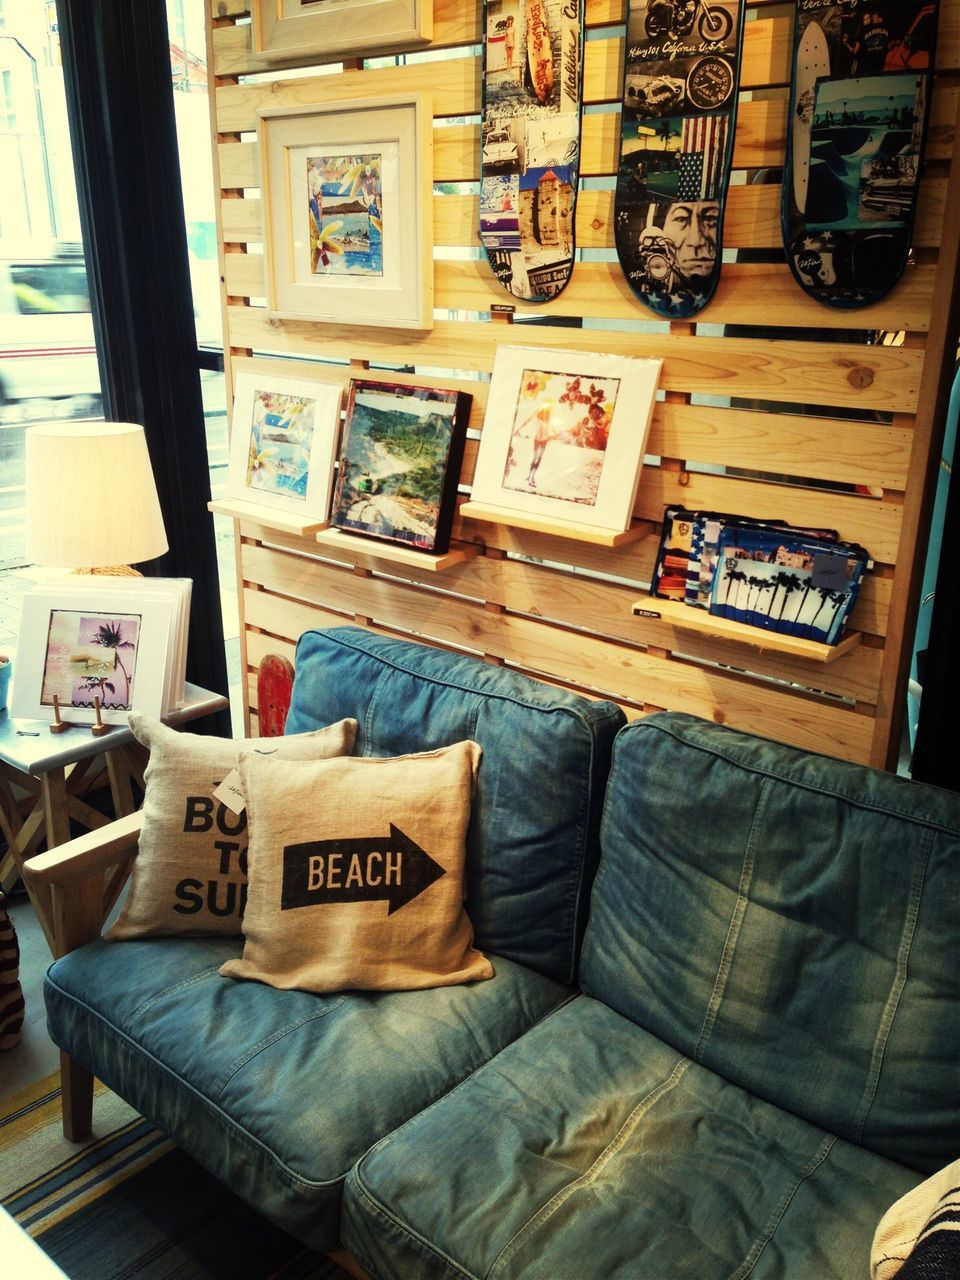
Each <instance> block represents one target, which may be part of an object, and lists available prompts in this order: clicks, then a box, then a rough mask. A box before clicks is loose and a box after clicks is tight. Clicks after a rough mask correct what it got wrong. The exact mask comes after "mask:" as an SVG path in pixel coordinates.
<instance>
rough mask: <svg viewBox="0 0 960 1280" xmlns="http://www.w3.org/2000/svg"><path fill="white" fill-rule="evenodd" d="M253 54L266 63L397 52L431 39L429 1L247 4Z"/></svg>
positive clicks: (257, 0)
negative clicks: (249, 13)
mask: <svg viewBox="0 0 960 1280" xmlns="http://www.w3.org/2000/svg"><path fill="white" fill-rule="evenodd" d="M251 9H252V11H251V15H250V20H251V24H252V27H253V51H254V53H255V54H256V55H257V56H258V57H260V58H267V59H269V60H270V61H277V62H279V61H292V60H297V61H303V60H304V59H307V60H310V59H313V60H317V59H318V58H319V59H325V58H330V59H334V58H342V57H356V56H357V55H358V54H361V53H364V54H368V53H375V52H377V51H382V52H384V53H397V52H399V51H401V50H403V49H416V48H422V47H423V46H424V45H426V44H429V43H430V40H431V39H432V37H433V0H253V3H252V6H251Z"/></svg>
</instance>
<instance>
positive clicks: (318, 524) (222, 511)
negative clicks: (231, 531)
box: [207, 498, 327, 537]
mask: <svg viewBox="0 0 960 1280" xmlns="http://www.w3.org/2000/svg"><path fill="white" fill-rule="evenodd" d="M207 510H208V511H215V512H216V513H217V515H221V516H233V518H234V520H252V521H253V523H254V524H262V525H266V527H267V528H268V529H278V530H280V531H281V532H282V533H294V534H298V535H299V536H300V537H306V535H307V534H310V533H316V532H317V531H318V530H320V529H325V528H326V527H327V521H326V520H317V519H316V517H312V518H309V517H306V516H298V515H294V514H293V513H292V512H289V511H281V510H280V509H279V508H278V507H269V506H266V505H264V504H262V503H259V502H245V501H244V500H242V499H240V498H216V499H215V500H214V501H213V502H208V503H207Z"/></svg>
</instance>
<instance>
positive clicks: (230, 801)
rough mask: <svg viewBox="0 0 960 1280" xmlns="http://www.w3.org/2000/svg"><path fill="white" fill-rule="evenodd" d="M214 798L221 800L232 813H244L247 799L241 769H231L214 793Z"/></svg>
mask: <svg viewBox="0 0 960 1280" xmlns="http://www.w3.org/2000/svg"><path fill="white" fill-rule="evenodd" d="M213 798H214V800H219V801H220V803H221V804H222V805H224V806H225V807H226V808H228V809H229V810H230V812H231V813H243V811H244V809H245V808H246V804H247V802H246V800H245V799H244V798H243V789H242V788H241V786H240V770H239V769H231V770H230V772H229V773H228V774H227V776H226V777H225V778H224V780H223V781H222V782H221V783H220V785H219V787H217V789H216V791H214V793H213Z"/></svg>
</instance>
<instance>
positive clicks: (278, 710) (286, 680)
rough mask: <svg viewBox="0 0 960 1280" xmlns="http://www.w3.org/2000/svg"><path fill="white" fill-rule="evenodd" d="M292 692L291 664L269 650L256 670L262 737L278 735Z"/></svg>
mask: <svg viewBox="0 0 960 1280" xmlns="http://www.w3.org/2000/svg"><path fill="white" fill-rule="evenodd" d="M292 693H293V663H292V662H290V660H289V659H288V658H284V657H282V656H281V655H280V654H277V653H268V654H267V656H266V657H265V658H263V659H262V660H261V662H260V666H259V668H258V669H257V708H258V716H259V729H260V737H261V738H279V737H280V735H281V734H282V733H283V728H284V725H285V724H286V722H287V712H288V711H289V709H290V697H291V695H292Z"/></svg>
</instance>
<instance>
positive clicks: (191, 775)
mask: <svg viewBox="0 0 960 1280" xmlns="http://www.w3.org/2000/svg"><path fill="white" fill-rule="evenodd" d="M130 728H131V729H132V730H133V734H134V737H135V738H136V739H137V741H138V742H141V743H142V744H143V745H144V746H145V747H147V748H149V751H150V761H149V763H148V765H147V768H146V772H145V774H144V780H145V782H146V795H145V797H144V801H143V829H142V832H141V835H140V851H139V853H138V854H137V857H136V859H135V861H134V864H133V873H132V875H131V877H130V889H129V893H128V895H127V898H126V901H125V902H124V904H123V907H122V909H121V911H120V915H119V917H118V919H117V922H116V924H115V925H114V926H113V928H112V929H110V930H109V931H108V932H107V933H106V935H105V937H106V939H107V941H109V942H120V941H122V940H124V939H127V938H142V937H145V936H149V935H162V934H183V933H189V934H234V935H239V933H240V920H241V917H242V915H243V911H244V904H245V902H246V895H247V875H246V862H247V820H248V811H247V810H246V809H244V810H243V812H241V813H239V814H237V813H233V812H232V811H231V810H230V809H228V808H227V806H226V805H223V804H221V803H220V802H219V801H218V800H215V799H214V797H213V792H214V791H215V790H216V789H217V788H218V787H219V785H220V783H221V782H222V781H223V780H224V778H226V777H227V776H228V774H230V772H231V771H232V770H233V769H235V768H236V765H237V760H238V757H239V755H240V752H241V751H254V752H257V753H263V758H264V759H268V758H269V759H276V760H304V759H306V760H321V759H325V758H327V757H330V756H343V755H349V754H350V752H351V751H352V750H353V744H354V740H355V738H356V736H357V722H356V720H341V721H339V723H337V724H333V725H330V726H329V727H327V728H325V729H318V730H317V731H316V732H314V733H299V734H291V735H290V736H289V737H282V738H236V739H234V738H208V737H201V736H199V735H197V734H193V733H178V732H176V731H175V730H174V729H170V728H168V727H167V726H166V725H164V724H161V723H160V721H159V720H151V719H150V718H149V717H148V716H143V715H139V714H138V713H137V712H135V711H134V712H131V713H130Z"/></svg>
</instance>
